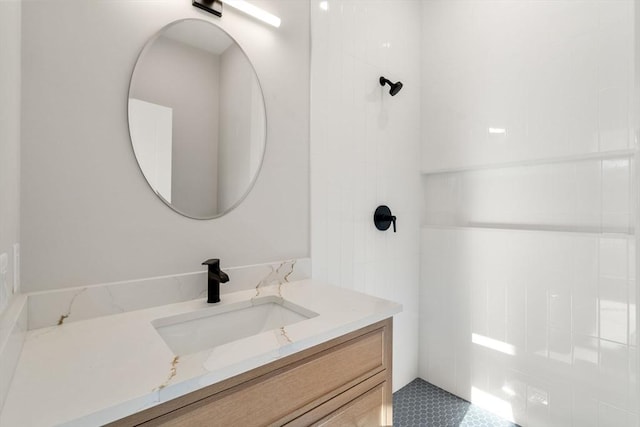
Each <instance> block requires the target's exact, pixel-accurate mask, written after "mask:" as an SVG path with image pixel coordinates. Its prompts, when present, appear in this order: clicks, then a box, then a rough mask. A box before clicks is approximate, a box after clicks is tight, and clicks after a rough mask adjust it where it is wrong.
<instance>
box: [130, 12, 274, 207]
mask: <svg viewBox="0 0 640 427" xmlns="http://www.w3.org/2000/svg"><path fill="white" fill-rule="evenodd" d="M129 133H130V135H131V143H132V146H133V151H134V153H135V156H136V160H137V161H138V165H139V166H140V169H141V170H142V173H143V174H144V177H145V178H146V180H147V182H148V183H149V185H150V186H151V188H152V189H153V191H154V192H155V193H156V194H157V195H158V196H159V197H160V199H162V201H164V202H165V203H166V204H167V205H168V206H169V207H171V208H172V209H174V210H175V211H177V212H179V213H181V214H182V215H185V216H188V217H190V218H196V219H210V218H216V217H218V216H221V215H224V214H225V213H227V212H229V211H230V210H232V209H233V208H235V207H236V206H237V205H238V204H240V202H241V201H242V200H243V199H244V198H245V197H246V195H247V194H248V193H249V191H250V190H251V187H252V186H253V184H254V182H255V180H256V178H257V175H258V172H259V170H260V166H261V165H262V159H263V156H264V149H265V138H266V113H265V106H264V99H263V97H262V89H261V88H260V83H259V81H258V77H257V75H256V72H255V70H254V69H253V66H252V64H251V62H250V61H249V58H248V57H247V55H246V54H245V53H244V51H243V50H242V49H241V48H240V46H238V43H236V42H235V40H234V39H233V38H232V37H231V36H229V34H227V33H226V32H225V31H223V30H222V29H220V28H219V27H218V26H216V25H214V24H212V23H211V22H208V21H204V20H200V19H184V20H180V21H176V22H173V23H171V24H169V25H167V26H165V27H164V28H162V29H161V30H160V31H159V32H158V34H156V35H155V36H154V37H153V38H152V39H151V40H150V41H149V42H147V44H146V45H145V47H144V49H143V50H142V53H140V56H139V57H138V61H137V63H136V65H135V68H134V70H133V75H132V77H131V85H130V87H129Z"/></svg>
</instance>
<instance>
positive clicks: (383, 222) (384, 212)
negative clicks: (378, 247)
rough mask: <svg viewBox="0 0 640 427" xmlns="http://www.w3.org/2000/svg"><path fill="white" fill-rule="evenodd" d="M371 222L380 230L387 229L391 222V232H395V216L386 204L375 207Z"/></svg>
mask: <svg viewBox="0 0 640 427" xmlns="http://www.w3.org/2000/svg"><path fill="white" fill-rule="evenodd" d="M373 223H374V224H375V226H376V228H377V229H378V230H381V231H385V230H388V229H389V227H390V226H391V224H393V232H394V233H395V232H396V216H395V215H391V209H389V207H388V206H385V205H380V206H378V207H377V208H376V211H375V212H374V213H373Z"/></svg>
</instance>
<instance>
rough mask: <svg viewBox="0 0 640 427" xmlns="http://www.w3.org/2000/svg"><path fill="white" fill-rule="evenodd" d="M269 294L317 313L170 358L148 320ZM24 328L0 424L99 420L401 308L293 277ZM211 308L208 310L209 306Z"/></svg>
mask: <svg viewBox="0 0 640 427" xmlns="http://www.w3.org/2000/svg"><path fill="white" fill-rule="evenodd" d="M267 296H271V297H273V298H277V299H279V300H280V299H281V300H283V301H285V302H289V303H292V304H295V305H299V306H302V307H304V308H306V309H308V310H311V311H313V312H315V313H317V314H318V316H315V317H313V318H310V319H306V320H303V321H300V322H298V323H294V324H291V325H288V326H286V330H285V328H281V329H276V330H271V331H267V332H262V333H260V334H257V335H253V336H250V337H247V338H244V339H241V340H237V341H233V342H230V343H227V344H223V345H220V346H218V347H215V348H213V349H209V350H205V351H200V352H196V353H192V354H187V355H176V354H174V353H173V352H172V351H171V349H170V348H169V347H168V346H167V344H166V343H165V341H164V340H163V339H162V338H161V336H160V335H159V333H158V332H157V330H156V329H155V327H154V326H153V325H152V322H153V321H154V320H157V319H162V318H166V317H170V316H176V315H181V314H184V313H190V312H194V311H198V310H214V311H215V310H222V311H224V310H225V309H229V308H230V307H231V306H234V305H238V304H245V305H246V304H247V303H249V305H250V304H251V302H252V301H253V300H255V299H256V298H262V297H267ZM222 298H223V300H222V302H220V303H218V304H216V305H215V306H212V305H211V304H207V303H206V300H205V299H196V300H191V301H186V302H180V303H175V304H168V305H163V306H159V307H153V308H148V309H144V310H138V311H131V312H125V313H121V314H114V315H110V316H105V317H98V318H94V319H88V320H83V321H78V322H73V323H68V324H62V325H59V326H52V327H46V328H41V329H36V330H32V331H29V332H27V336H26V339H25V342H24V346H23V349H22V354H21V356H20V360H19V362H18V366H17V368H16V371H15V373H14V377H13V382H12V383H11V388H10V390H9V393H8V396H7V400H6V402H5V405H4V408H3V410H2V413H1V414H0V426H17V425H20V426H51V425H65V426H86V425H101V424H105V423H108V422H111V421H115V420H117V419H120V418H123V417H126V416H128V415H131V414H134V413H136V412H139V411H141V410H144V409H147V408H150V407H152V406H155V405H158V404H160V403H163V402H166V401H168V400H171V399H174V398H176V397H178V396H182V395H185V394H187V393H189V392H192V391H194V390H197V389H200V388H202V387H205V386H208V385H211V384H215V383H217V382H219V381H222V380H224V379H227V378H230V377H232V376H234V375H237V374H240V373H242V372H246V371H248V370H250V369H253V368H256V367H259V366H261V365H264V364H266V363H269V362H272V361H274V360H276V359H279V358H281V357H285V356H288V355H290V354H292V353H295V352H297V351H300V350H304V349H307V348H310V347H312V346H314V345H317V344H320V343H322V342H325V341H328V340H330V339H333V338H336V337H338V336H341V335H344V334H346V333H349V332H352V331H355V330H357V329H359V328H361V327H364V326H367V325H370V324H372V323H375V322H377V321H380V320H383V319H386V318H388V317H390V316H392V315H394V314H396V313H398V312H400V311H401V309H402V308H401V306H400V305H399V304H397V303H394V302H391V301H387V300H383V299H379V298H375V297H372V296H369V295H365V294H361V293H358V292H354V291H351V290H346V289H342V288H337V287H333V286H329V285H324V284H321V283H318V282H316V281H313V280H301V281H296V282H289V283H283V284H280V285H271V286H265V287H259V288H257V289H252V290H246V291H239V292H235V293H230V294H226V295H223V297H222ZM212 313H213V312H212Z"/></svg>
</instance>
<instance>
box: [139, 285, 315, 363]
mask: <svg viewBox="0 0 640 427" xmlns="http://www.w3.org/2000/svg"><path fill="white" fill-rule="evenodd" d="M317 315H318V314H317V313H314V312H312V311H310V310H307V309H306V308H304V307H301V306H298V305H296V304H292V303H290V302H288V301H284V300H282V299H281V298H277V297H273V296H267V297H262V298H256V299H254V300H252V301H246V302H243V303H238V304H232V305H228V306H220V307H211V308H207V309H204V310H198V311H194V312H191V313H184V314H180V315H177V316H172V317H165V318H162V319H156V320H154V321H153V322H151V323H152V324H153V326H154V327H155V328H156V330H157V331H158V333H159V334H160V336H161V337H162V338H163V339H164V341H165V342H166V343H167V345H168V346H169V348H170V349H171V350H172V351H173V352H174V353H175V354H176V355H185V354H192V353H197V352H199V351H202V350H207V349H210V348H213V347H217V346H219V345H222V344H226V343H229V342H232V341H236V340H239V339H242V338H247V337H250V336H252V335H256V334H259V333H262V332H266V331H270V330H274V329H280V328H283V327H285V326H288V325H291V324H294V323H298V322H301V321H303V320H307V319H310V318H312V317H315V316H317Z"/></svg>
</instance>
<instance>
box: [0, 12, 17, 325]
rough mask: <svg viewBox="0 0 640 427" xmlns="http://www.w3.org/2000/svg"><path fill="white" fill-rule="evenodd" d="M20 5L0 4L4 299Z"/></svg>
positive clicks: (11, 236)
mask: <svg viewBox="0 0 640 427" xmlns="http://www.w3.org/2000/svg"><path fill="white" fill-rule="evenodd" d="M20 4H21V2H20V0H13V1H2V2H0V64H2V66H1V67H0V94H1V95H0V254H2V253H5V254H7V264H8V268H7V274H6V276H5V280H6V284H7V289H6V295H7V296H9V295H11V293H12V291H13V289H12V288H13V278H14V274H16V272H14V268H13V264H14V257H13V245H14V244H15V243H19V242H20V61H21V56H20V22H21V20H20V14H21V9H20ZM0 292H1V291H0ZM1 311H2V301H0V312H1Z"/></svg>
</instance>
